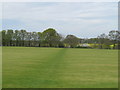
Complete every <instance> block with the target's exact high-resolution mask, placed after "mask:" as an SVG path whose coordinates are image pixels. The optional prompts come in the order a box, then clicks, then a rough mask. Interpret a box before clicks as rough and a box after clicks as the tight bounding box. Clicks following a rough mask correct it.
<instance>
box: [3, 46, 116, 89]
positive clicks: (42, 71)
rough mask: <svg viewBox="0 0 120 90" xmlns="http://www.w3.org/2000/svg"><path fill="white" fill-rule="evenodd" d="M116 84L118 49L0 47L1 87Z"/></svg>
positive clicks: (81, 86)
mask: <svg viewBox="0 0 120 90" xmlns="http://www.w3.org/2000/svg"><path fill="white" fill-rule="evenodd" d="M108 87H109V88H117V87H118V52H117V50H100V49H73V48H39V47H36V48H35V47H3V88H108Z"/></svg>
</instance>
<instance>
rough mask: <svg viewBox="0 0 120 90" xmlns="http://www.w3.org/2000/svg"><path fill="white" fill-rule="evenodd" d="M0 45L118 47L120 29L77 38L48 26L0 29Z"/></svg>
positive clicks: (119, 43)
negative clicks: (0, 38) (42, 29)
mask: <svg viewBox="0 0 120 90" xmlns="http://www.w3.org/2000/svg"><path fill="white" fill-rule="evenodd" d="M0 33H1V34H0V35H1V37H2V42H1V43H0V45H1V46H24V47H66V48H100V49H102V48H106V49H110V48H111V47H112V48H113V49H118V48H119V45H120V31H118V30H112V31H110V32H109V34H108V35H106V34H104V33H103V34H101V35H99V36H98V37H96V38H89V39H86V38H78V37H76V36H75V35H67V36H66V37H64V36H62V35H61V34H59V33H58V32H57V31H56V30H55V29H53V28H48V29H46V30H44V31H43V32H27V31H26V30H12V29H9V30H2V31H0Z"/></svg>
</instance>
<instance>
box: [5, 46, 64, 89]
mask: <svg viewBox="0 0 120 90" xmlns="http://www.w3.org/2000/svg"><path fill="white" fill-rule="evenodd" d="M3 49H4V48H3ZM7 49H8V51H9V50H11V52H13V51H14V53H15V54H16V55H15V56H11V53H8V51H6V50H5V49H4V51H3V55H4V52H5V53H6V54H8V56H10V57H9V58H8V57H4V58H7V60H10V62H6V61H3V63H5V64H4V67H7V65H8V64H9V66H10V67H7V68H3V69H4V71H5V72H4V73H3V76H4V77H7V78H5V79H6V81H7V82H4V81H5V80H3V87H17V88H19V87H29V88H30V87H45V86H46V85H47V83H49V84H50V83H52V81H53V78H52V77H51V76H53V77H55V75H54V72H55V71H56V69H57V67H58V66H59V62H60V61H61V59H62V57H63V55H64V52H65V50H66V49H57V50H56V49H54V48H49V49H47V48H34V49H35V50H32V51H31V50H30V49H33V48H17V47H16V48H12V47H11V48H7ZM14 49H15V50H14ZM16 49H17V50H16ZM39 50H40V51H39ZM37 51H39V52H41V53H37ZM26 52H27V53H26ZM42 53H43V54H44V55H43V56H42V55H41V54H42ZM9 54H10V55H9ZM32 54H33V55H32ZM29 55H31V56H29ZM16 56H18V57H16ZM4 58H3V59H4ZM15 60H16V61H17V62H16V61H15ZM52 74H53V75H52ZM7 75H9V76H10V77H9V76H7ZM4 77H3V79H4ZM11 77H12V78H11ZM7 79H8V80H7ZM49 79H50V80H49ZM51 79H52V81H51ZM12 82H13V83H12ZM4 83H6V84H7V83H8V84H7V86H4V85H5V84H4ZM11 83H12V86H11ZM14 84H15V86H14ZM49 84H48V85H49Z"/></svg>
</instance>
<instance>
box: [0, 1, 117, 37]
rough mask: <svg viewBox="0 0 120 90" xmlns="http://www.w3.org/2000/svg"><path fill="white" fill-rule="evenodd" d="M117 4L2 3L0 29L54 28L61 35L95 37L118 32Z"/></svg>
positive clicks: (28, 29)
mask: <svg viewBox="0 0 120 90" xmlns="http://www.w3.org/2000/svg"><path fill="white" fill-rule="evenodd" d="M117 9H118V3H117V2H103V3H101V2H96V3H95V2H63V3H62V2H22V3H12V2H9V3H3V17H2V19H3V25H2V26H3V29H19V30H20V29H26V30H27V31H40V32H42V31H43V30H45V29H47V28H54V29H56V30H57V31H58V32H59V33H61V34H63V35H67V34H73V35H76V36H78V37H82V38H83V37H84V38H90V37H97V36H98V35H100V34H101V33H108V32H109V31H110V30H113V29H117V28H118V21H117V20H118V16H117V15H118V10H117Z"/></svg>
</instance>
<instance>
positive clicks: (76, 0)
mask: <svg viewBox="0 0 120 90" xmlns="http://www.w3.org/2000/svg"><path fill="white" fill-rule="evenodd" d="M0 2H119V0H1V1H0Z"/></svg>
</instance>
